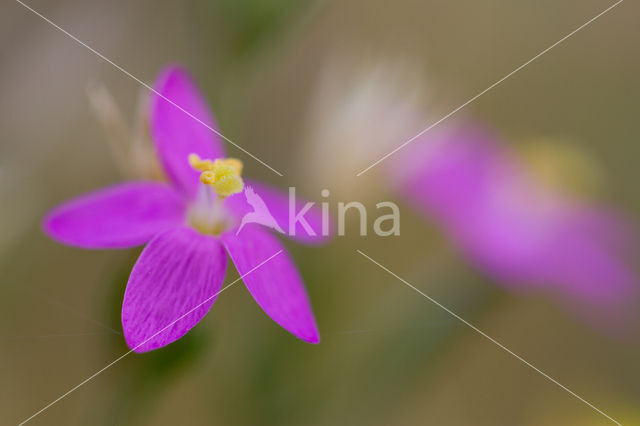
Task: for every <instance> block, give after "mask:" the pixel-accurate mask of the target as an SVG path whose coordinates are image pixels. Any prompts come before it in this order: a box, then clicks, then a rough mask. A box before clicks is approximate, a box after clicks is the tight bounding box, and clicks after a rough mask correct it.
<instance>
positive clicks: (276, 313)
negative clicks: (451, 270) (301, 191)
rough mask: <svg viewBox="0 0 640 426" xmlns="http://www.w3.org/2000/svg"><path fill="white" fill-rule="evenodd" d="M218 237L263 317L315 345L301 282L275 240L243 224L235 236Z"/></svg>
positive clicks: (317, 336) (317, 337)
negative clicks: (264, 313)
mask: <svg viewBox="0 0 640 426" xmlns="http://www.w3.org/2000/svg"><path fill="white" fill-rule="evenodd" d="M221 238H222V243H223V244H224V246H225V247H226V248H227V251H228V252H229V256H231V260H232V261H233V263H234V264H235V265H236V268H237V269H238V272H239V273H240V275H244V277H243V281H244V283H245V285H246V286H247V288H248V289H249V292H250V293H251V295H252V296H253V298H254V299H255V301H256V302H257V303H258V305H260V307H261V308H262V309H263V310H264V311H265V312H266V313H267V315H269V316H270V317H271V319H273V320H274V321H275V322H276V323H278V324H279V325H280V326H282V327H283V328H284V329H285V330H287V331H288V332H290V333H291V334H293V335H294V336H296V337H297V338H299V339H301V340H304V341H305V342H308V343H318V342H319V341H320V334H319V333H318V327H317V326H316V321H315V318H314V316H313V311H312V309H311V304H310V303H309V298H308V296H307V292H306V290H305V288H304V283H303V282H302V278H301V277H300V274H299V273H298V270H297V269H296V266H295V264H294V263H293V261H292V260H291V258H290V256H289V254H288V253H287V252H286V250H285V248H284V247H283V246H282V244H281V243H280V242H279V241H278V239H277V238H275V237H274V236H272V235H270V234H269V233H268V232H267V231H265V230H263V229H261V228H260V227H258V226H255V225H247V226H246V227H245V228H244V229H243V230H242V231H241V232H240V234H239V235H237V236H236V235H235V232H228V233H225V234H222V236H221ZM280 251H282V252H281V253H280V254H278V255H276V256H275V257H272V256H274V255H275V254H276V253H278V252H280ZM270 258H271V259H270ZM267 259H270V260H268V261H267ZM265 261H266V262H265ZM262 262H264V263H262ZM261 263H262V264H261ZM258 265H260V266H259V267H258Z"/></svg>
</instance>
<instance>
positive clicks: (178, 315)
mask: <svg viewBox="0 0 640 426" xmlns="http://www.w3.org/2000/svg"><path fill="white" fill-rule="evenodd" d="M226 268H227V256H226V254H225V252H224V249H223V247H222V245H221V244H220V242H219V241H218V240H217V239H216V238H214V237H211V236H206V235H202V234H199V233H198V232H196V231H194V230H193V229H190V228H186V227H181V228H176V229H172V230H170V231H167V232H164V233H162V234H160V235H158V236H157V237H155V238H154V239H153V240H151V242H150V243H149V245H147V247H145V249H144V250H143V251H142V254H141V255H140V257H139V258H138V261H137V262H136V264H135V266H134V267H133V270H132V271H131V276H130V277H129V282H128V283H127V290H126V292H125V294H124V301H123V304H122V329H123V330H124V336H125V339H126V341H127V345H129V347H130V348H131V349H133V350H134V351H136V352H147V351H151V350H154V349H158V348H160V347H162V346H165V345H168V344H169V343H171V342H173V341H175V340H178V339H179V338H180V337H182V336H184V335H185V334H186V333H187V332H188V331H189V330H191V329H192V328H193V327H194V326H195V325H196V324H197V323H198V322H199V321H200V320H201V319H202V318H203V317H204V316H205V315H206V314H207V312H209V309H211V306H212V305H213V302H214V301H215V300H216V296H217V293H218V292H219V291H220V288H221V287H222V282H223V281H224V274H225V271H226Z"/></svg>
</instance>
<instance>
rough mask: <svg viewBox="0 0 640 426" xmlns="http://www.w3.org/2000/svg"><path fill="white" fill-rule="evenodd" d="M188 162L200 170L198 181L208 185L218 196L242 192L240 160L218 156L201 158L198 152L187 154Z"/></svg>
mask: <svg viewBox="0 0 640 426" xmlns="http://www.w3.org/2000/svg"><path fill="white" fill-rule="evenodd" d="M189 164H190V165H191V167H193V168H194V169H195V170H198V171H201V172H202V173H201V174H200V182H202V183H203V184H205V185H210V186H212V187H213V189H214V190H215V191H216V194H218V195H219V196H220V197H228V196H230V195H233V194H237V193H239V192H242V190H243V189H244V182H243V181H242V177H241V174H242V161H240V160H238V159H236V158H220V159H217V160H215V161H211V160H206V159H205V160H203V159H201V158H200V157H199V156H198V154H190V155H189Z"/></svg>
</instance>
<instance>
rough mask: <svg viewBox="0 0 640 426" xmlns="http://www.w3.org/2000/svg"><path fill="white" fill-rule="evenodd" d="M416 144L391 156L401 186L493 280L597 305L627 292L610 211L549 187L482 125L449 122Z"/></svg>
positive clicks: (621, 247)
mask: <svg viewBox="0 0 640 426" xmlns="http://www.w3.org/2000/svg"><path fill="white" fill-rule="evenodd" d="M414 143H415V144H416V145H414V146H412V147H411V148H407V149H406V150H405V151H406V152H404V153H402V155H399V156H398V158H396V160H394V167H395V170H396V171H398V170H400V171H401V173H396V179H397V187H398V189H399V190H400V192H401V193H402V194H404V195H405V196H406V198H407V199H408V200H409V201H410V202H411V203H412V204H414V205H415V206H416V207H417V208H418V209H419V210H420V211H422V212H423V213H424V214H425V215H426V216H428V217H429V218H431V219H434V220H435V221H436V222H438V223H439V224H440V225H441V226H442V227H443V228H444V229H445V230H446V231H447V232H448V233H449V235H450V236H451V237H452V238H453V240H454V241H455V242H456V243H457V245H458V246H459V247H460V249H461V250H462V251H463V252H464V253H465V254H466V255H467V256H468V258H469V259H470V260H471V261H472V262H473V263H475V264H476V265H477V266H478V267H480V268H481V269H483V270H484V271H485V272H487V273H488V274H489V275H491V276H492V277H494V278H495V279H497V280H498V281H499V282H501V283H503V284H504V285H507V286H510V287H522V286H528V285H537V286H551V288H552V289H554V290H556V291H564V292H567V293H568V294H571V295H572V297H574V298H576V297H577V298H580V299H582V300H583V301H588V302H592V303H593V302H598V303H601V304H612V303H622V302H624V300H625V299H627V298H628V297H629V295H630V294H631V293H632V290H633V288H634V286H635V283H636V280H635V277H634V274H633V272H632V271H631V270H630V268H629V266H628V263H625V262H624V260H623V259H624V258H625V257H629V254H630V247H629V244H628V242H625V241H623V240H624V239H625V238H622V235H623V234H624V231H620V228H624V224H623V222H622V221H621V220H620V219H619V218H618V217H617V216H616V215H613V214H610V213H606V214H602V213H601V212H599V211H600V208H599V207H596V206H585V205H578V204H577V203H575V202H574V201H573V200H570V199H565V198H561V197H560V196H558V195H557V194H554V193H552V192H550V191H549V190H547V189H546V188H545V187H543V186H541V185H540V184H538V183H537V182H535V181H534V180H533V179H532V178H531V177H530V176H529V175H527V174H526V173H525V172H524V167H523V166H522V165H521V164H520V163H519V162H518V161H517V159H515V158H513V157H511V155H510V154H509V153H508V152H507V151H506V149H504V148H503V147H502V146H500V144H499V142H498V141H497V139H495V138H494V137H492V136H491V135H490V134H489V133H487V132H486V131H483V130H479V129H477V128H472V127H458V128H449V129H445V130H444V131H441V132H439V133H434V134H432V135H430V136H429V137H424V138H423V139H422V140H420V141H415V142H414Z"/></svg>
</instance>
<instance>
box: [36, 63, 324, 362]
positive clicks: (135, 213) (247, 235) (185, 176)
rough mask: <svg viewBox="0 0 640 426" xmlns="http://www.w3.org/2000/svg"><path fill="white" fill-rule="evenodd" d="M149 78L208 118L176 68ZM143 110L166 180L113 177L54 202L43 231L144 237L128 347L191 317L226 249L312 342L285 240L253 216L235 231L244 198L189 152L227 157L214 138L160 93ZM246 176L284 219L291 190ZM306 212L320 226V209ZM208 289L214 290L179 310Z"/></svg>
mask: <svg viewBox="0 0 640 426" xmlns="http://www.w3.org/2000/svg"><path fill="white" fill-rule="evenodd" d="M154 88H155V89H156V90H157V91H158V92H159V93H160V94H162V96H164V97H166V98H167V99H170V100H171V101H172V102H174V103H175V104H177V105H179V106H180V107H181V108H184V109H185V110H186V111H188V112H189V113H190V114H193V115H194V116H196V117H198V118H199V119H200V120H202V121H203V122H205V123H207V124H208V125H210V126H215V122H214V119H213V116H212V114H211V112H210V110H209V108H208V106H207V104H206V101H205V100H204V98H203V97H202V95H201V93H200V92H199V91H198V89H197V88H196V86H195V84H194V83H193V82H192V80H191V78H190V77H189V76H188V75H187V73H186V72H185V71H184V70H182V69H181V68H179V67H175V66H171V67H167V68H166V69H164V70H163V71H162V72H161V73H160V75H159V77H158V79H157V81H156V83H155V85H154ZM150 116H151V118H150V126H151V136H152V139H153V142H154V144H155V150H156V152H157V155H158V156H159V159H160V162H161V164H162V165H163V167H164V171H165V174H166V176H168V177H169V179H170V182H167V183H165V182H153V181H130V182H126V183H122V184H118V185H114V186H111V187H108V188H105V189H101V190H98V191H95V192H92V193H90V194H86V195H83V196H80V197H78V198H76V199H74V200H71V201H69V202H67V203H65V204H62V205H61V206H58V207H57V208H55V209H54V210H53V211H51V212H50V213H49V214H48V215H47V216H46V218H45V219H44V221H43V228H44V230H45V232H46V233H47V234H48V235H49V236H51V237H52V238H53V239H55V240H57V241H59V242H61V243H63V244H68V245H72V246H76V247H82V248H107V249H113V248H127V247H134V246H138V245H142V244H146V247H145V248H144V250H143V251H142V254H141V255H140V257H139V258H138V261H137V262H136V264H135V266H134V267H133V270H132V272H131V276H130V277H129V282H128V284H127V289H126V292H125V295H124V301H123V307H122V327H123V330H124V335H125V339H126V341H127V344H128V345H129V347H130V348H132V349H133V350H135V351H136V352H146V351H149V350H153V349H157V348H160V347H162V346H165V345H167V344H169V343H171V342H173V341H175V340H177V339H179V338H180V337H182V336H183V335H184V334H186V333H187V332H188V331H189V330H190V329H191V328H192V327H194V326H195V325H196V324H197V323H198V322H199V321H200V320H201V319H202V318H203V317H204V316H205V315H206V313H207V312H208V311H209V309H210V308H211V306H212V305H213V302H214V301H215V297H211V296H213V295H215V294H216V293H217V292H219V291H220V289H221V287H222V283H223V281H224V276H225V271H226V266H227V255H226V253H229V256H230V257H231V260H232V261H233V262H234V263H235V266H236V268H237V269H238V272H239V273H240V274H241V275H244V274H247V273H248V272H249V271H251V273H248V274H247V275H246V276H244V278H243V280H244V283H245V284H246V286H247V288H248V289H249V292H250V293H251V295H252V296H253V297H254V299H255V300H256V302H257V303H258V304H259V305H260V307H262V309H263V310H264V311H265V312H266V313H267V314H268V315H269V316H270V317H271V318H272V319H273V320H274V321H275V322H276V323H278V324H279V325H281V326H282V327H283V328H285V329H286V330H287V331H289V332H290V333H292V334H293V335H295V336H296V337H298V338H299V339H302V340H304V341H306V342H309V343H318V342H319V339H320V337H319V333H318V329H317V326H316V322H315V319H314V315H313V312H312V309H311V305H310V303H309V300H308V297H307V293H306V290H305V288H304V284H303V282H302V279H301V277H300V274H299V273H298V271H297V269H296V267H295V264H294V263H293V261H292V260H291V258H290V257H289V255H288V254H287V251H286V250H285V248H284V246H283V245H282V244H281V243H280V242H279V241H278V239H277V238H275V237H273V236H271V235H270V234H269V233H268V232H267V231H266V230H265V229H263V228H261V226H259V225H255V224H250V225H247V226H246V227H244V228H243V229H242V231H241V232H239V233H238V235H236V230H237V227H238V225H239V222H240V218H241V217H242V215H243V214H244V213H245V212H246V211H247V209H248V208H249V207H248V206H247V205H246V202H245V201H244V199H243V197H242V194H236V195H231V196H228V197H216V194H215V193H212V188H211V187H209V186H205V185H204V184H203V183H201V182H200V179H199V177H200V172H198V171H196V170H194V169H193V168H192V166H191V165H190V163H189V161H188V157H189V155H190V154H192V153H195V154H198V155H199V156H200V157H202V158H206V159H212V160H213V159H217V158H222V157H224V149H223V146H222V143H221V141H220V140H219V138H218V137H217V136H216V135H215V134H214V133H213V132H211V131H210V130H209V129H207V128H206V127H204V126H203V125H202V124H200V123H198V122H197V121H195V120H194V119H193V118H192V117H189V116H188V115H187V114H185V113H184V112H183V111H180V110H179V109H178V108H176V107H175V106H174V105H172V104H171V103H169V102H167V101H166V100H165V99H163V98H162V97H160V96H157V95H153V96H152V97H151V102H150ZM233 161H236V162H237V163H239V161H237V160H233ZM234 164H236V163H234ZM239 164H240V166H241V163H239ZM238 178H239V177H238ZM240 182H242V181H240ZM250 185H251V186H252V187H253V189H254V190H255V192H256V193H258V194H259V195H260V197H261V198H262V200H264V202H265V204H266V205H267V206H268V207H269V210H270V212H271V214H272V215H273V217H274V219H275V220H276V221H277V222H278V224H279V225H280V227H282V228H284V229H286V227H288V219H289V218H288V208H289V206H288V202H289V199H288V196H287V195H286V194H284V193H280V192H279V191H278V190H277V189H274V188H269V187H268V186H266V185H265V184H262V183H259V182H251V183H250ZM218 194H219V193H218ZM301 203H302V204H304V202H303V201H301ZM307 217H308V219H309V224H310V225H311V227H312V228H314V229H315V230H316V231H317V232H316V234H317V235H321V233H320V227H321V223H320V220H319V217H320V216H319V214H316V215H309V216H307ZM298 231H300V232H296V233H295V235H296V237H294V238H297V239H298V240H300V241H302V242H307V243H314V242H319V241H321V240H322V237H313V236H310V235H308V234H307V233H306V232H304V231H303V230H302V229H299V230H298ZM225 251H226V253H225ZM279 251H281V253H280V254H279V255H277V256H275V257H273V256H274V255H275V254H276V253H278V252H279ZM269 258H271V259H270V260H269V261H268V262H265V263H264V264H262V265H261V266H260V267H259V268H257V269H255V270H253V271H252V269H254V268H256V267H257V266H258V265H260V264H261V263H262V262H264V261H265V260H267V259H269ZM207 298H211V299H210V300H208V301H207V303H204V304H203V305H202V306H200V307H198V308H197V309H195V310H193V312H191V313H189V314H188V315H186V316H184V318H181V316H183V315H185V314H186V313H187V312H189V311H190V310H192V309H194V308H196V307H197V306H198V305H199V304H200V303H202V302H203V301H205V300H207ZM179 318H181V319H180V320H179V321H177V322H175V323H174V324H171V323H172V322H174V321H176V320H177V319H179ZM165 327H166V330H164V328H165ZM156 333H157V335H156Z"/></svg>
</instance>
